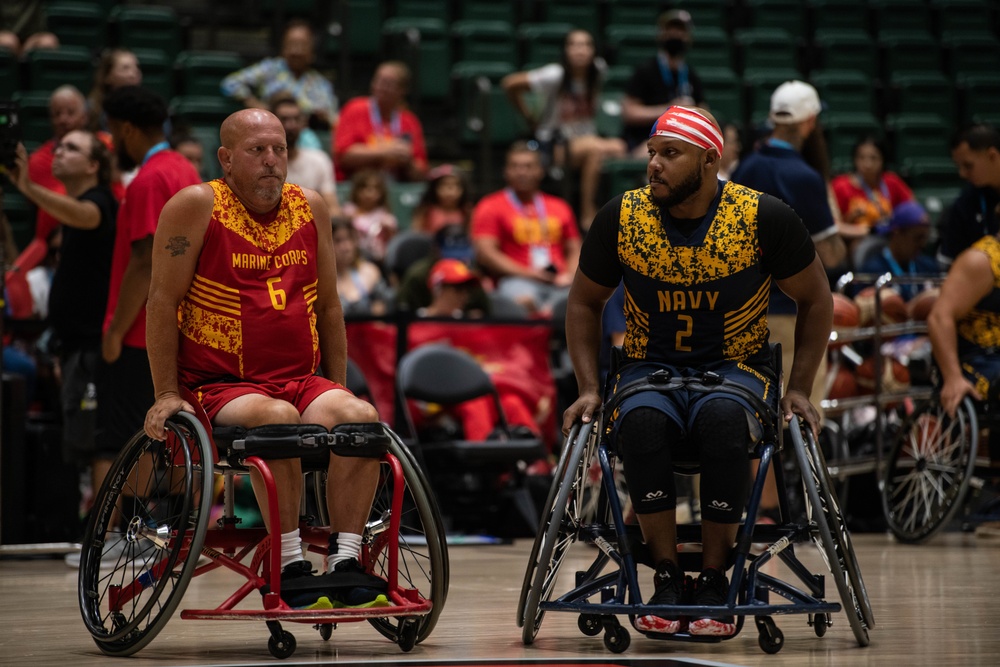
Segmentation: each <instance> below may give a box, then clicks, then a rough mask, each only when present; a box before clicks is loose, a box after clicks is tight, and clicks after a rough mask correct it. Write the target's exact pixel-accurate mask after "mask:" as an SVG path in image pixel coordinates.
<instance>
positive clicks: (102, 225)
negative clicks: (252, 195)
mask: <svg viewBox="0 0 1000 667" xmlns="http://www.w3.org/2000/svg"><path fill="white" fill-rule="evenodd" d="M52 173H53V175H54V176H55V178H57V179H58V180H59V181H60V182H61V183H62V184H63V186H64V190H65V194H61V193H58V192H55V191H53V190H49V189H48V188H46V187H45V186H43V185H39V184H38V183H35V182H33V181H32V180H31V175H30V171H29V169H28V152H27V151H26V150H25V149H24V146H18V151H17V166H16V167H15V168H14V169H13V170H11V171H9V172H8V174H7V175H8V176H9V177H10V180H11V181H12V182H13V183H14V185H15V186H17V189H18V190H20V191H21V192H22V193H23V194H24V196H25V197H27V198H28V199H30V200H31V201H32V202H33V203H34V204H35V205H36V206H38V207H39V208H42V209H44V210H46V211H47V212H48V213H50V214H51V215H52V216H53V217H55V218H56V219H57V220H58V221H59V222H60V223H61V228H62V234H61V237H62V240H61V244H59V245H60V249H61V256H60V258H59V261H58V264H57V265H56V267H55V273H54V275H53V276H52V282H51V289H50V291H49V304H48V318H49V323H50V324H51V325H52V328H53V330H54V332H55V336H56V339H57V340H58V342H59V347H58V349H59V361H60V366H61V368H62V389H61V394H62V398H61V404H62V408H63V448H64V454H65V455H66V456H67V458H70V459H73V460H76V461H77V462H79V463H81V464H86V465H89V466H90V470H91V483H92V484H93V488H94V489H95V490H96V489H99V488H100V485H101V483H102V482H103V481H104V477H105V476H106V474H107V471H108V469H109V468H110V466H111V462H112V461H113V460H114V458H115V456H116V455H117V453H118V445H120V444H122V443H118V444H117V445H115V446H114V447H110V448H107V447H98V444H99V443H98V440H97V438H96V436H97V431H98V429H99V428H101V424H100V423H99V421H98V419H97V410H96V407H97V406H96V405H95V404H94V403H93V402H92V401H94V400H97V401H101V400H104V397H103V396H99V395H98V394H97V374H98V372H99V371H98V368H99V366H100V365H101V325H102V323H103V320H104V311H105V308H106V305H107V298H108V284H109V282H110V278H111V254H112V248H113V246H114V240H115V217H116V216H117V214H118V202H117V201H116V200H115V197H114V195H113V194H112V192H111V153H110V151H109V150H108V148H107V147H106V146H105V145H104V143H103V142H102V141H101V140H100V139H99V138H98V137H97V135H96V134H94V133H93V132H90V131H87V130H73V131H71V132H68V133H66V135H64V136H63V137H62V139H60V141H59V143H58V144H57V145H56V148H55V156H54V158H53V162H52ZM54 233H55V234H58V233H59V229H58V228H57V229H56V230H55V232H54ZM57 243H58V242H56V241H53V242H52V243H50V245H51V246H53V247H54V246H55V245H56V244H57ZM118 390H119V391H120V388H119V389H118ZM88 401H90V403H89V405H88ZM85 408H87V409H85ZM104 444H106V443H104Z"/></svg>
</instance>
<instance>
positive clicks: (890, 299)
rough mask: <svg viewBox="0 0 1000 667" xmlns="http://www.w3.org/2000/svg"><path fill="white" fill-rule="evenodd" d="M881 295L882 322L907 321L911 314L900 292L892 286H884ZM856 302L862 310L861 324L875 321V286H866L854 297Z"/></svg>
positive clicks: (864, 324) (895, 322) (869, 323)
mask: <svg viewBox="0 0 1000 667" xmlns="http://www.w3.org/2000/svg"><path fill="white" fill-rule="evenodd" d="M879 297H880V299H881V301H882V321H881V324H897V323H899V322H905V321H906V320H907V318H908V316H909V313H907V309H906V301H904V300H903V297H902V296H901V295H900V293H899V292H897V291H896V290H894V289H892V288H891V287H883V288H882V291H881V293H880V294H879ZM854 302H855V303H856V304H857V305H858V309H859V310H860V313H861V314H860V320H861V326H868V325H871V324H874V323H875V288H874V287H866V288H864V289H863V290H861V291H860V292H858V295H857V296H856V297H854Z"/></svg>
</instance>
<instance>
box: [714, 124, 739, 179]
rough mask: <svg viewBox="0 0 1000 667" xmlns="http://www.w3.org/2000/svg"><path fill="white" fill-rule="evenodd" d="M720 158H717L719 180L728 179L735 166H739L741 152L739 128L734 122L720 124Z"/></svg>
mask: <svg viewBox="0 0 1000 667" xmlns="http://www.w3.org/2000/svg"><path fill="white" fill-rule="evenodd" d="M722 139H723V141H724V142H725V144H723V146H722V158H721V159H720V160H719V180H723V181H728V180H729V179H730V178H732V175H733V173H734V172H735V171H736V168H737V167H739V166H740V153H742V152H743V142H742V140H741V139H740V128H739V127H738V126H737V125H736V123H723V124H722Z"/></svg>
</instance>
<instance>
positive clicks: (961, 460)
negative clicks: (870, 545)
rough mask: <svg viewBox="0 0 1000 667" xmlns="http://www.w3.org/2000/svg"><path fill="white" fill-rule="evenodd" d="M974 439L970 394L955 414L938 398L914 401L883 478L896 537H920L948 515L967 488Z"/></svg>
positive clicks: (976, 437) (887, 511) (889, 519)
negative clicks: (911, 411)
mask: <svg viewBox="0 0 1000 667" xmlns="http://www.w3.org/2000/svg"><path fill="white" fill-rule="evenodd" d="M978 444H979V424H978V421H977V419H976V410H975V406H974V405H973V403H972V401H971V400H969V399H968V398H966V399H965V400H964V401H962V403H961V404H960V405H959V406H958V410H957V411H956V413H955V416H954V417H949V416H948V414H947V413H946V412H945V411H944V408H943V407H942V406H941V404H940V402H939V401H938V400H937V399H936V398H935V399H932V400H929V401H925V402H923V403H921V404H920V405H918V406H917V408H916V409H915V410H914V411H913V414H911V415H910V416H909V418H907V420H906V421H905V422H904V423H903V425H902V427H901V428H900V430H899V434H898V435H897V437H896V439H895V442H894V443H893V446H892V450H891V451H890V453H889V458H888V461H887V463H886V470H885V475H884V478H883V481H882V483H881V487H882V510H883V511H884V512H885V518H886V521H887V522H888V524H889V530H891V531H892V534H893V535H895V536H896V538H897V539H898V540H900V541H901V542H908V543H911V544H915V543H918V542H922V541H924V540H926V539H928V538H930V537H931V536H932V535H934V533H936V532H937V531H938V530H940V528H941V527H942V526H944V525H946V524H947V523H948V522H949V521H950V520H951V518H952V516H954V514H955V511H956V510H957V509H958V508H959V506H960V505H961V504H962V501H963V499H964V498H965V493H966V490H967V489H968V488H969V480H970V479H971V478H972V474H973V468H974V467H975V465H976V449H977V447H978Z"/></svg>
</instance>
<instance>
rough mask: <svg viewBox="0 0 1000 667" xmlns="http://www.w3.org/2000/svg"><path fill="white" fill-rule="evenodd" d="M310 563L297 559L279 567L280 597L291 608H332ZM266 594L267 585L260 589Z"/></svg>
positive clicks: (327, 595) (331, 603)
mask: <svg viewBox="0 0 1000 667" xmlns="http://www.w3.org/2000/svg"><path fill="white" fill-rule="evenodd" d="M318 583H319V582H318V579H317V577H316V576H314V572H313V568H312V563H310V562H309V561H307V560H297V561H295V562H294V563H289V564H288V565H286V566H285V567H283V568H282V569H281V599H282V600H283V601H284V602H285V604H287V605H288V606H289V607H292V608H293V609H333V602H332V601H331V600H330V596H329V594H328V593H327V592H326V591H324V590H323V588H321V587H320V586H319V585H318ZM261 592H262V593H264V594H267V593H268V592H269V589H268V587H267V586H264V588H262V589H261Z"/></svg>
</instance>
